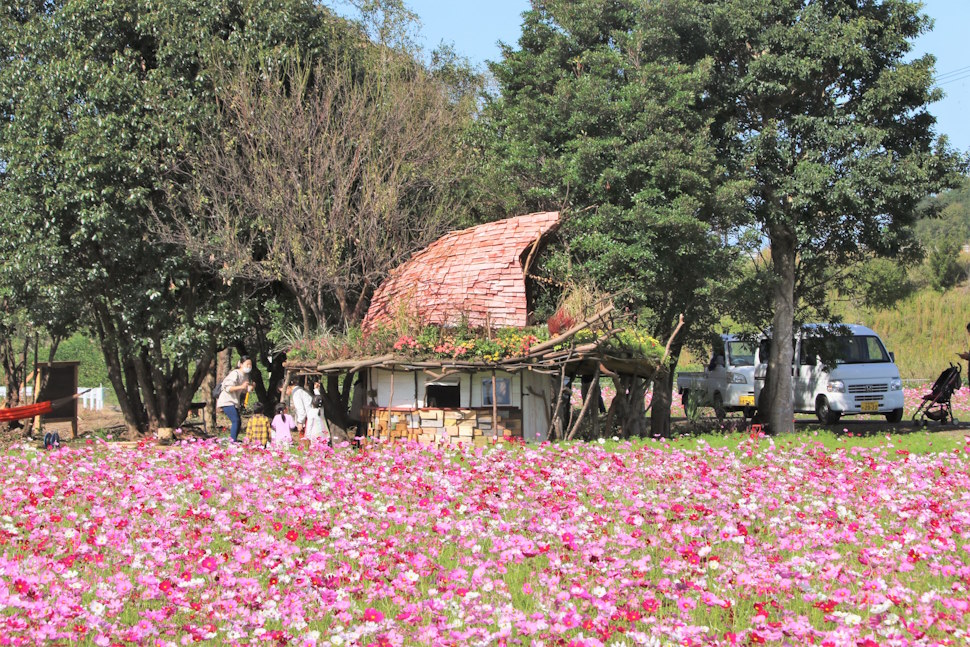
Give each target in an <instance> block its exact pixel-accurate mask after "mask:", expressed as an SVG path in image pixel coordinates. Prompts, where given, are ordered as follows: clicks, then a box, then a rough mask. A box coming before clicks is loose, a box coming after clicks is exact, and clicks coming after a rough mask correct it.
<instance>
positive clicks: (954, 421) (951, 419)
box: [950, 418, 960, 425]
mask: <svg viewBox="0 0 970 647" xmlns="http://www.w3.org/2000/svg"><path fill="white" fill-rule="evenodd" d="M950 422H951V423H952V424H953V425H958V424H960V421H959V420H957V419H956V418H950Z"/></svg>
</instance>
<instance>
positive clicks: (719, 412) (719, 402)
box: [714, 393, 727, 422]
mask: <svg viewBox="0 0 970 647" xmlns="http://www.w3.org/2000/svg"><path fill="white" fill-rule="evenodd" d="M726 415H727V411H725V409H724V398H722V397H721V394H720V393H715V394H714V416H715V417H716V418H717V420H718V422H721V421H722V420H724V417H725V416H726Z"/></svg>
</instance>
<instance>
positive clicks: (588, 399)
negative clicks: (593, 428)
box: [566, 365, 600, 440]
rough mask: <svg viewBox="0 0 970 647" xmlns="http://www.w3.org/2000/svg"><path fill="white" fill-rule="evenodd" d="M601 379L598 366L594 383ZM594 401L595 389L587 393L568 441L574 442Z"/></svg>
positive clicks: (594, 374) (594, 372) (594, 373)
mask: <svg viewBox="0 0 970 647" xmlns="http://www.w3.org/2000/svg"><path fill="white" fill-rule="evenodd" d="M599 379H600V367H599V365H597V366H596V370H595V371H593V382H597V381H599ZM592 401H593V389H589V390H588V391H586V402H584V403H583V408H582V409H580V410H579V417H578V418H576V422H575V424H573V428H572V429H570V430H569V435H568V436H567V437H566V440H572V439H573V437H574V436H575V435H576V432H577V431H579V425H581V424H583V416H585V415H586V411H587V409H589V404H590V402H592Z"/></svg>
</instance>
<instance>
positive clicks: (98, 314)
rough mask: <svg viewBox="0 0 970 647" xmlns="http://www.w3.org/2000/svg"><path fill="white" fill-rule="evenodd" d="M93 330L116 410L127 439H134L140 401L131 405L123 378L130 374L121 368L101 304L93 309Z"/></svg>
mask: <svg viewBox="0 0 970 647" xmlns="http://www.w3.org/2000/svg"><path fill="white" fill-rule="evenodd" d="M94 321H95V329H96V331H97V333H98V340H99V341H100V342H101V344H100V345H101V354H102V355H104V363H105V366H106V367H107V369H108V381H109V382H111V388H113V389H114V392H115V395H116V396H117V397H118V408H119V409H121V415H122V416H124V418H125V427H126V429H127V435H128V437H129V438H136V437H137V436H138V435H139V433H141V424H140V418H141V413H140V411H136V409H135V407H136V406H138V407H140V406H141V403H140V401H139V402H138V403H133V402H132V399H131V398H130V397H129V392H128V389H127V388H126V384H125V382H126V380H125V378H126V377H128V376H129V374H130V372H129V371H128V370H127V367H123V366H122V362H121V353H120V348H119V344H118V339H117V336H116V335H115V331H114V326H113V324H112V322H111V321H110V319H108V316H107V312H106V311H105V308H104V306H103V305H101V304H96V305H95V307H94Z"/></svg>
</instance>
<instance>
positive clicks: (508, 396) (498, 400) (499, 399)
mask: <svg viewBox="0 0 970 647" xmlns="http://www.w3.org/2000/svg"><path fill="white" fill-rule="evenodd" d="M495 404H497V405H498V406H500V407H501V406H505V407H507V406H509V405H511V404H512V380H510V379H509V378H507V377H497V378H495ZM482 406H485V407H490V406H492V378H490V377H486V378H485V379H483V380H482Z"/></svg>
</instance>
